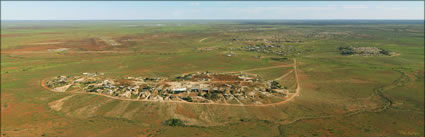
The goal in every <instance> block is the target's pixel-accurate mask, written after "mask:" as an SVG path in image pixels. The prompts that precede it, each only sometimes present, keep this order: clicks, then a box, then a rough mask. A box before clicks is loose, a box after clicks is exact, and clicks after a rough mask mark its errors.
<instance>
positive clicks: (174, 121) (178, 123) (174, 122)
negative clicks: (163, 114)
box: [165, 118, 184, 127]
mask: <svg viewBox="0 0 425 137" xmlns="http://www.w3.org/2000/svg"><path fill="white" fill-rule="evenodd" d="M165 125H167V126H173V127H175V126H184V123H183V121H182V120H180V119H176V118H172V119H169V120H167V121H165Z"/></svg>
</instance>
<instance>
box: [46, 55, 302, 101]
mask: <svg viewBox="0 0 425 137" xmlns="http://www.w3.org/2000/svg"><path fill="white" fill-rule="evenodd" d="M282 66H285V67H286V66H288V65H281V66H273V67H266V68H258V69H260V70H261V69H267V68H279V67H282ZM292 66H293V67H294V70H293V71H294V72H295V78H296V82H297V89H296V90H295V93H294V94H293V95H292V96H291V97H289V98H287V99H285V100H284V101H281V102H277V103H270V104H248V105H247V104H222V103H194V102H183V101H157V100H137V99H126V98H119V97H113V96H110V95H105V94H99V93H92V92H68V93H73V94H93V95H100V96H104V97H108V98H113V99H118V100H125V101H140V102H160V103H185V104H196V105H222V106H246V107H251V106H252V107H267V106H275V105H282V104H286V103H288V102H289V101H291V100H293V99H294V98H295V97H296V96H299V94H300V90H301V87H300V82H299V79H298V73H297V60H296V59H294V64H293V65H292ZM258 69H255V70H258ZM251 70H254V69H250V70H249V71H251ZM245 71H246V70H245ZM44 83H45V80H42V81H41V86H42V87H43V88H45V89H48V90H50V91H53V92H57V91H55V90H54V89H51V88H49V87H47V86H46V85H45V84H44Z"/></svg>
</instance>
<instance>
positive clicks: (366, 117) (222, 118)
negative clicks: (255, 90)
mask: <svg viewBox="0 0 425 137" xmlns="http://www.w3.org/2000/svg"><path fill="white" fill-rule="evenodd" d="M354 22H355V21H354ZM412 22H413V23H405V22H401V23H385V22H379V21H376V22H372V23H333V22H332V21H329V22H325V23H323V22H322V23H315V22H314V21H312V22H301V23H298V22H295V23H291V22H286V23H285V22H270V21H269V22H267V21H264V22H237V21H234V22H231V21H221V22H219V21H210V22H208V21H204V22H202V21H199V22H189V21H156V22H155V21H92V22H90V21H82V22H41V23H40V22H5V23H2V30H1V115H2V119H1V124H2V126H1V134H2V136H214V137H215V136H355V137H357V136H424V25H423V21H422V22H419V23H417V22H416V23H415V22H414V21H412ZM275 37H279V38H280V39H282V42H278V43H275V44H279V45H285V46H288V47H290V48H293V49H296V51H297V52H294V54H288V55H287V56H285V57H283V56H278V55H275V54H270V53H262V52H249V51H244V50H238V48H239V47H242V46H246V45H250V44H251V45H255V44H258V43H262V42H264V41H263V39H273V38H275ZM104 39H107V40H106V41H105V40H104ZM233 39H235V40H233ZM255 39H260V40H257V41H255ZM111 40H112V41H115V42H117V43H120V45H114V44H111V43H113V42H111ZM286 40H287V41H288V42H285V41H286ZM293 41H300V42H293ZM340 46H364V47H377V48H383V49H387V50H390V51H394V52H397V53H399V55H397V56H367V57H366V56H342V55H340V54H339V51H338V49H337V48H338V47H340ZM61 48H66V49H67V50H65V51H61V50H51V49H61ZM49 49H50V50H49ZM229 55H231V56H229ZM285 58H286V59H285ZM294 58H295V59H296V60H297V72H298V77H299V80H300V87H301V92H300V94H299V96H296V97H295V99H294V100H291V101H290V102H288V103H286V104H283V105H276V106H270V107H253V106H220V105H211V104H210V105H208V104H179V103H158V102H136V101H123V100H116V99H111V98H108V97H104V96H98V95H89V94H72V93H57V92H51V91H49V90H46V89H44V88H43V87H41V86H40V83H41V80H43V79H47V78H51V77H54V76H58V75H79V74H81V73H83V72H103V73H105V75H107V76H120V77H126V76H159V77H172V76H176V75H179V74H183V73H190V72H197V71H199V72H202V71H211V72H238V71H246V70H252V71H246V73H253V74H258V75H260V76H262V77H263V78H265V79H278V81H279V82H281V84H282V85H283V86H286V87H288V88H289V89H290V90H293V91H295V89H296V78H295V74H294V72H291V70H292V69H293V68H292V67H287V68H274V66H280V65H291V64H292V59H294ZM256 68H270V69H256ZM284 74H288V75H287V77H283V78H281V79H279V77H280V76H282V75H284ZM171 118H177V119H180V120H182V121H183V122H184V124H185V125H186V126H178V127H172V126H166V125H164V121H166V120H168V119H171Z"/></svg>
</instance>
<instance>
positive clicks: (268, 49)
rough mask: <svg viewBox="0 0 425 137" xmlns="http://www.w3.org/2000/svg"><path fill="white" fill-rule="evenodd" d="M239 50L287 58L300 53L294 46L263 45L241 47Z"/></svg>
mask: <svg viewBox="0 0 425 137" xmlns="http://www.w3.org/2000/svg"><path fill="white" fill-rule="evenodd" d="M240 50H245V51H250V52H258V53H266V54H275V55H279V56H287V55H290V54H299V53H300V51H298V50H297V49H296V47H294V46H282V45H265V44H257V45H248V46H243V47H240Z"/></svg>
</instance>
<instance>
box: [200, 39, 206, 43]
mask: <svg viewBox="0 0 425 137" xmlns="http://www.w3.org/2000/svg"><path fill="white" fill-rule="evenodd" d="M206 39H208V38H203V39H201V40H199V43H202V41H204V40H206Z"/></svg>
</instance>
